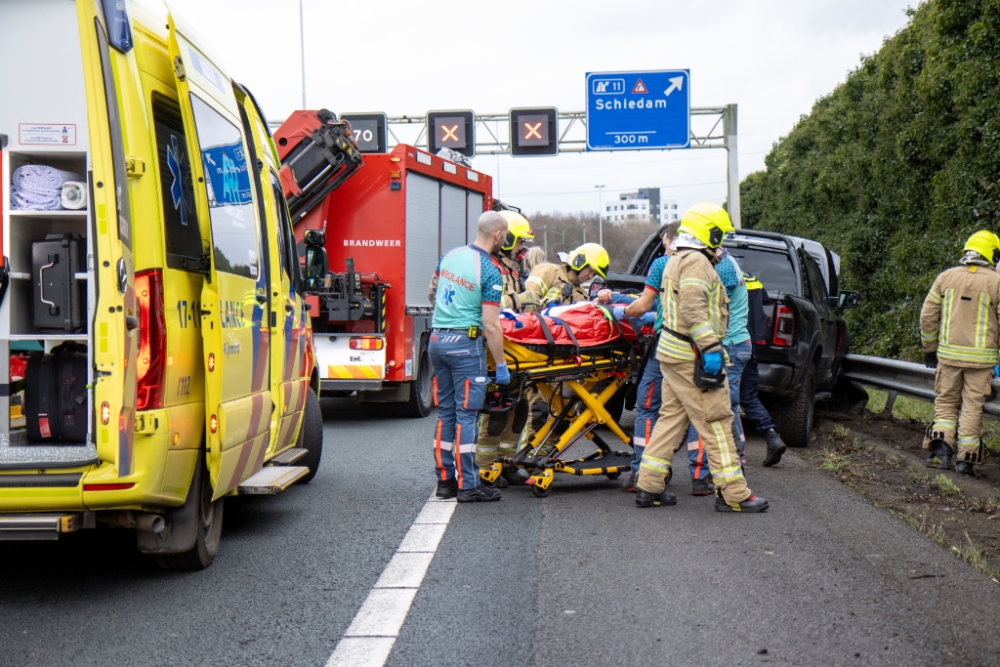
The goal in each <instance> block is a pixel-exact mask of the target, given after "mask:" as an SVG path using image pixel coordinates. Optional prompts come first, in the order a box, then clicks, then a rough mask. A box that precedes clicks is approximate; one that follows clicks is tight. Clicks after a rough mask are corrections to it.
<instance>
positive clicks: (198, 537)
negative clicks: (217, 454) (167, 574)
mask: <svg viewBox="0 0 1000 667" xmlns="http://www.w3.org/2000/svg"><path fill="white" fill-rule="evenodd" d="M195 477H196V479H195V480H194V483H197V484H198V486H199V492H198V493H196V494H195V496H194V498H195V501H196V502H197V506H196V507H195V517H197V525H196V527H195V530H196V531H197V532H196V533H195V540H194V546H193V547H192V548H191V549H190V550H188V551H184V552H182V553H179V554H166V555H161V556H156V564H157V565H159V566H160V567H161V568H163V569H164V570H204V569H205V568H206V567H208V566H209V565H211V564H212V561H213V560H215V554H216V553H218V551H219V542H220V541H221V540H222V508H223V500H225V499H224V498H219V499H218V500H216V501H215V502H212V481H211V479H210V478H209V474H208V470H206V469H205V464H204V462H202V463H201V464H200V469H199V470H198V472H197V474H196V476H195Z"/></svg>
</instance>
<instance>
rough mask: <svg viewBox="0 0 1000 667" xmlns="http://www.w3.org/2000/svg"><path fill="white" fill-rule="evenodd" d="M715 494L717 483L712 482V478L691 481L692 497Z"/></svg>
mask: <svg viewBox="0 0 1000 667" xmlns="http://www.w3.org/2000/svg"><path fill="white" fill-rule="evenodd" d="M713 493H715V483H714V482H712V478H711V477H706V478H705V479H692V480H691V495H692V496H710V495H712V494H713Z"/></svg>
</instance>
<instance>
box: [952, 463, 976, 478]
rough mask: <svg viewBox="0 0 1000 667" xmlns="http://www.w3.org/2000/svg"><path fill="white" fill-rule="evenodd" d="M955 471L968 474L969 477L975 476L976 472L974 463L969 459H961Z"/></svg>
mask: <svg viewBox="0 0 1000 667" xmlns="http://www.w3.org/2000/svg"><path fill="white" fill-rule="evenodd" d="M955 472H957V473H960V474H962V475H968V476H969V477H975V476H976V472H975V470H973V468H972V464H971V463H969V462H968V461H959V462H958V463H956V464H955Z"/></svg>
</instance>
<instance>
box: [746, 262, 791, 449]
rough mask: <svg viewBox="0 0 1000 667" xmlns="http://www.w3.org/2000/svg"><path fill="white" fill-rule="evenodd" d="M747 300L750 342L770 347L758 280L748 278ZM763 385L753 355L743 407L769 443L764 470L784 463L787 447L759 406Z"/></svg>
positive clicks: (747, 374) (747, 367)
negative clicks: (761, 385)
mask: <svg viewBox="0 0 1000 667" xmlns="http://www.w3.org/2000/svg"><path fill="white" fill-rule="evenodd" d="M745 277H746V283H747V297H748V299H749V302H750V313H749V316H748V317H747V330H748V331H749V332H750V340H751V341H753V344H754V345H755V346H756V345H766V344H767V316H766V315H765V314H764V285H762V284H761V282H760V281H759V280H757V279H756V278H754V277H753V276H751V275H750V274H746V276H745ZM759 385H760V375H759V374H758V372H757V355H756V354H751V355H750V361H748V362H747V365H746V366H745V367H744V368H743V380H742V382H741V383H740V407H741V408H742V409H743V414H744V415H746V418H747V419H749V420H750V423H752V424H753V425H754V428H756V429H757V432H758V433H760V434H761V435H763V436H764V440H765V441H766V442H767V456H765V457H764V465H765V466H773V465H774V464H775V463H777V462H778V461H780V460H781V455H782V454H784V453H785V443H784V441H783V440H782V439H781V436H780V435H778V432H777V431H775V430H774V420H773V419H771V415H770V413H768V411H767V409H766V408H765V407H764V406H763V404H762V403H761V402H760V398H759V397H758V396H757V387H758V386H759Z"/></svg>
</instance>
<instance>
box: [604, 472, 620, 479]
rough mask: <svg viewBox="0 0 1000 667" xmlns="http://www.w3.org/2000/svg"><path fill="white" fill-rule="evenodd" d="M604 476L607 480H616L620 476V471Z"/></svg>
mask: <svg viewBox="0 0 1000 667" xmlns="http://www.w3.org/2000/svg"><path fill="white" fill-rule="evenodd" d="M604 474H605V476H606V477H607V478H608V479H618V478H619V477H621V476H622V471H621V470H619V471H618V472H608V473H604Z"/></svg>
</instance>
